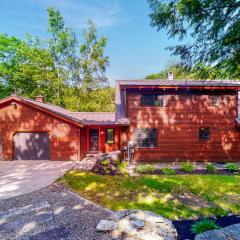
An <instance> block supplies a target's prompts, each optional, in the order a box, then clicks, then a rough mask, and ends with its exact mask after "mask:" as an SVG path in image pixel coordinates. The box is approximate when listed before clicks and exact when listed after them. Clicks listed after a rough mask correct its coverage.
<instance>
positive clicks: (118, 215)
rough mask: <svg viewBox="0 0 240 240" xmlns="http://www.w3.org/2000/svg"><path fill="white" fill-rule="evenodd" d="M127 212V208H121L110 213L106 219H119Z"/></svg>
mask: <svg viewBox="0 0 240 240" xmlns="http://www.w3.org/2000/svg"><path fill="white" fill-rule="evenodd" d="M128 214H129V210H121V211H117V212H114V213H112V214H111V215H110V216H109V217H108V219H109V220H112V221H116V222H117V221H120V220H121V219H123V218H125V217H126V216H127V215H128Z"/></svg>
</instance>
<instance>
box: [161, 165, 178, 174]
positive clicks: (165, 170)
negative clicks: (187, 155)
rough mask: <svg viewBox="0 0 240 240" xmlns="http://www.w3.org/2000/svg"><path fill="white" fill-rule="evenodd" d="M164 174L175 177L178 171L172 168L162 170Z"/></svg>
mask: <svg viewBox="0 0 240 240" xmlns="http://www.w3.org/2000/svg"><path fill="white" fill-rule="evenodd" d="M162 172H163V174H165V175H175V174H176V170H175V169H173V168H170V167H165V168H162Z"/></svg>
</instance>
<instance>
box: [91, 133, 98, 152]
mask: <svg viewBox="0 0 240 240" xmlns="http://www.w3.org/2000/svg"><path fill="white" fill-rule="evenodd" d="M89 151H91V152H98V151H99V130H98V129H89Z"/></svg>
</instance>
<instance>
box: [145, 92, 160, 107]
mask: <svg viewBox="0 0 240 240" xmlns="http://www.w3.org/2000/svg"><path fill="white" fill-rule="evenodd" d="M141 105H142V106H159V107H163V106H164V95H159V94H142V96H141Z"/></svg>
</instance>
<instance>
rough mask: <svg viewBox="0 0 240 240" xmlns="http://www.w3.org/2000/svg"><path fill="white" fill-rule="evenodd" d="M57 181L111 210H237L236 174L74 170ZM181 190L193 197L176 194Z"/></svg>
mask: <svg viewBox="0 0 240 240" xmlns="http://www.w3.org/2000/svg"><path fill="white" fill-rule="evenodd" d="M60 181H61V182H62V183H64V184H66V185H67V186H69V187H70V189H72V190H74V192H76V193H79V194H80V195H81V196H83V197H85V198H87V199H90V200H91V201H93V202H96V203H98V204H101V205H103V206H104V207H107V208H110V209H112V210H121V209H141V210H149V211H153V212H156V213H158V214H160V215H162V216H164V217H167V218H170V219H176V218H177V219H187V218H190V217H194V218H203V217H210V216H212V215H215V216H222V215H226V214H228V213H233V214H236V215H239V213H240V208H239V197H238V196H239V194H240V176H232V175H231V176H227V175H197V174H194V175H174V176H165V175H146V174H145V175H140V176H136V177H131V176H129V175H127V174H121V175H120V176H118V175H115V176H108V175H105V174H104V175H99V174H95V173H92V172H82V171H78V170H74V171H69V172H68V173H66V174H65V176H64V177H63V178H62V179H61V180H60ZM185 194H187V195H189V196H193V198H189V199H187V200H186V199H185V198H179V196H180V195H185ZM196 200H197V201H198V204H196ZM192 201H193V202H192ZM206 201H207V202H206ZM208 201H210V202H209V203H208ZM206 203H207V205H206ZM193 206H194V208H193Z"/></svg>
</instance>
